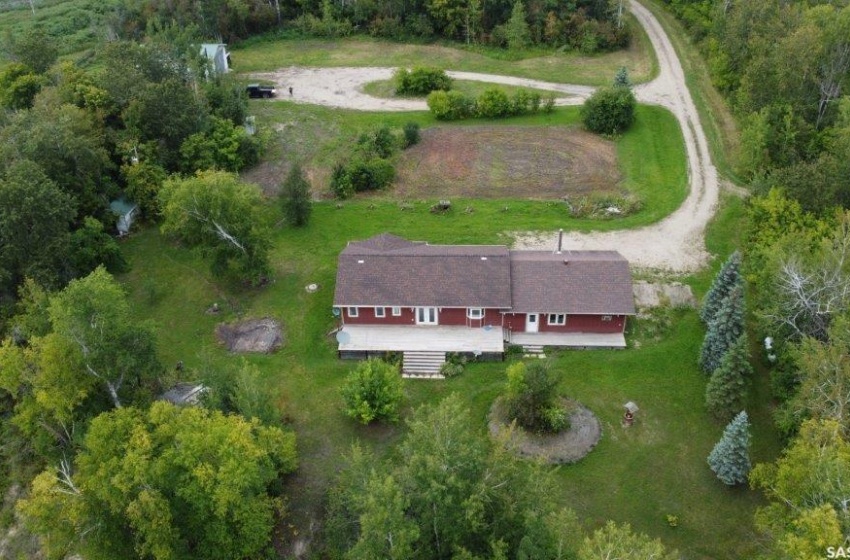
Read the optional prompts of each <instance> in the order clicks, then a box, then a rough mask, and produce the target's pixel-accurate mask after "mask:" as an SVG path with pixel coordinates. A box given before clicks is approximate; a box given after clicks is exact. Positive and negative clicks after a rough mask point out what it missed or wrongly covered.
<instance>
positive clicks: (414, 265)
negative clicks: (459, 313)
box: [334, 234, 511, 309]
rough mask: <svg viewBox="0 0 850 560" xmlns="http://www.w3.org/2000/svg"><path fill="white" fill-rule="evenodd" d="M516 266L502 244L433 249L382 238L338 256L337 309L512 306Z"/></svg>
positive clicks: (355, 245)
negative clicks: (512, 280)
mask: <svg viewBox="0 0 850 560" xmlns="http://www.w3.org/2000/svg"><path fill="white" fill-rule="evenodd" d="M510 274H511V267H510V257H509V252H508V249H507V247H504V246H501V245H428V244H427V243H422V242H411V241H407V240H405V239H402V238H400V237H397V236H394V235H390V234H382V235H378V236H375V237H372V238H370V239H367V240H365V241H360V242H352V243H349V245H348V246H347V247H346V248H345V249H344V250H343V251H342V253H341V254H340V256H339V268H338V269H337V277H336V292H335V294H334V305H336V306H435V307H488V308H504V309H506V308H509V307H510V306H511V278H510Z"/></svg>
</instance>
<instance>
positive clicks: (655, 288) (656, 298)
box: [633, 282, 697, 308]
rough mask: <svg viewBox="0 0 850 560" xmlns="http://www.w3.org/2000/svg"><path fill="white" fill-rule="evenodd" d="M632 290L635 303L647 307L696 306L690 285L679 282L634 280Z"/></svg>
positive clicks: (695, 299)
mask: <svg viewBox="0 0 850 560" xmlns="http://www.w3.org/2000/svg"><path fill="white" fill-rule="evenodd" d="M633 291H634V294H635V305H636V306H637V307H639V308H649V307H696V306H697V298H696V297H694V293H693V291H691V287H690V286H687V285H685V284H681V283H679V282H673V283H671V284H658V283H654V282H635V283H634V287H633Z"/></svg>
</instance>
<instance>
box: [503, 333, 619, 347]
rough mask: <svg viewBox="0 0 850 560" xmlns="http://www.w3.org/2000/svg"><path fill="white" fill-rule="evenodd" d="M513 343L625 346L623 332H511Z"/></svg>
mask: <svg viewBox="0 0 850 560" xmlns="http://www.w3.org/2000/svg"><path fill="white" fill-rule="evenodd" d="M510 343H511V344H518V345H520V346H526V345H528V346H560V347H569V348H625V347H626V337H625V336H623V333H553V332H542V333H523V332H520V333H518V332H515V333H511V340H510Z"/></svg>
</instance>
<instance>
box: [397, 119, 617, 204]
mask: <svg viewBox="0 0 850 560" xmlns="http://www.w3.org/2000/svg"><path fill="white" fill-rule="evenodd" d="M616 148H617V147H616V145H615V144H614V142H611V141H609V140H605V139H604V138H602V137H600V136H598V135H596V134H591V133H588V132H585V131H582V130H581V129H579V128H578V127H566V126H546V127H534V126H464V127H458V126H453V127H442V126H441V127H434V128H429V129H428V130H426V131H424V132H423V134H422V141H421V142H420V143H419V144H417V145H416V146H413V147H411V148H409V149H408V150H406V151H404V152H403V153H402V155H401V157H400V162H399V165H398V176H397V178H396V180H395V182H394V183H393V186H392V192H393V194H394V195H395V196H399V197H403V198H407V199H414V200H415V199H418V198H423V197H428V196H439V197H441V198H443V197H447V198H448V197H456V196H462V197H465V198H511V197H514V198H533V199H558V198H561V197H563V196H566V195H570V196H573V195H586V194H612V193H614V194H615V193H617V192H618V184H619V182H620V181H621V180H622V174H621V173H620V170H619V168H618V165H617V149H616Z"/></svg>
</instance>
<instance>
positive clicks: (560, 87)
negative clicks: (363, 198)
mask: <svg viewBox="0 0 850 560" xmlns="http://www.w3.org/2000/svg"><path fill="white" fill-rule="evenodd" d="M631 11H632V13H633V14H634V15H635V17H636V18H637V20H638V21H639V22H640V24H641V25H643V27H644V28H645V29H646V32H647V35H648V36H649V39H650V42H651V43H652V46H653V47H654V49H655V52H656V54H657V57H658V65H659V74H658V77H657V78H655V79H654V80H652V81H651V82H649V83H646V84H641V85H639V86H637V87H636V88H635V95H636V96H637V98H638V100H639V101H640V102H641V103H647V104H652V105H660V106H662V107H665V108H667V109H669V110H670V111H671V112H672V113H673V115H674V116H675V117H676V120H677V121H678V122H679V126H680V128H681V130H682V135H683V137H684V139H685V146H686V153H687V160H688V183H689V189H690V191H689V194H688V196H687V198H686V199H685V201H684V203H683V204H682V206H681V207H680V208H678V209H677V210H676V211H675V212H673V213H672V214H670V215H669V216H667V217H666V218H665V219H663V220H662V221H660V222H658V223H656V224H653V225H650V226H646V227H642V228H637V229H631V230H620V231H609V232H589V233H580V232H569V231H566V232H565V234H564V247H565V248H566V249H573V250H576V249H616V250H618V251H619V252H620V253H622V254H623V256H624V257H626V258H627V259H628V260H629V261H630V262H631V263H632V264H633V265H634V266H636V267H639V268H644V269H655V270H660V271H665V272H672V273H688V272H693V271H696V270H699V269H700V268H701V267H703V266H704V265H705V264H706V263H707V262H708V258H709V255H708V252H707V251H706V249H705V227H706V225H707V224H708V221H709V220H710V219H711V217H712V215H713V214H714V211H715V209H716V207H717V201H718V196H719V185H718V179H717V170H716V169H715V167H714V165H713V164H712V162H711V155H710V153H709V150H708V141H707V139H706V136H705V132H704V131H703V128H702V124H701V123H700V120H699V114H698V113H697V110H696V107H695V106H694V102H693V99H692V98H691V94H690V92H689V91H688V88H687V85H686V84H685V76H684V72H683V70H682V65H681V63H680V62H679V58H678V56H677V55H676V51H675V50H674V49H673V46H672V44H671V43H670V39H669V38H668V37H667V34H666V33H665V32H664V29H663V28H662V27H661V24H659V23H658V20H657V19H656V18H655V16H654V15H652V13H651V12H650V11H649V10H647V9H646V8H645V7H644V6H643V5H641V4H640V3H638V2H637V1H636V0H631ZM393 71H394V69H393V68H300V67H291V68H288V69H282V70H280V71H278V72H271V73H265V74H253V76H254V77H255V78H259V79H266V80H270V81H273V82H275V83H277V84H278V87H279V90H280V91H281V95H282V96H283V97H286V96H287V95H288V89H287V88H289V87H292V88H293V94H294V95H293V96H292V100H293V101H295V102H297V103H314V104H321V105H327V106H330V107H339V108H345V109H358V110H364V111H421V110H425V109H426V105H425V103H424V102H423V101H416V100H406V99H379V98H375V97H372V96H370V95H367V94H365V93H363V86H364V85H365V84H367V83H369V82H374V81H378V80H387V79H389V78H391V77H392V73H393ZM448 74H449V75H450V76H451V77H453V78H457V79H462V80H474V81H483V82H492V83H498V84H504V85H515V86H522V87H530V88H536V89H541V90H551V91H557V92H561V93H565V94H568V95H570V97H566V98H561V99H558V100H557V104H559V105H577V104H581V103H582V102H583V101H584V99H586V98H587V96H589V95H590V94H591V93H592V92H593V88H591V87H587V86H574V85H567V84H554V83H550V82H542V81H538V80H528V79H523V78H514V77H509V76H496V75H492V74H478V73H474V72H453V71H452V72H448ZM565 229H566V228H565ZM510 233H511V235H512V236H513V237H514V238H515V239H516V242H515V247H517V248H520V249H552V248H553V247H555V244H556V239H557V233H556V232H510Z"/></svg>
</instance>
